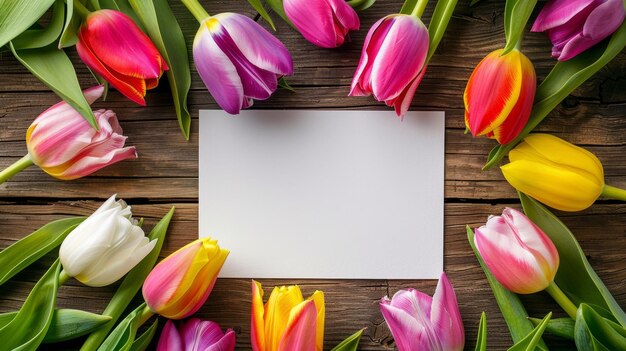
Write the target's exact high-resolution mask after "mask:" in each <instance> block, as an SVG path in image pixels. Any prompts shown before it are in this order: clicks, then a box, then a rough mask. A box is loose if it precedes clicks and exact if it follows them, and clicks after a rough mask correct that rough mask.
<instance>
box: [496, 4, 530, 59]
mask: <svg viewBox="0 0 626 351" xmlns="http://www.w3.org/2000/svg"><path fill="white" fill-rule="evenodd" d="M535 5H537V0H507V2H506V6H505V10H504V32H505V36H506V46H505V47H504V51H503V52H502V55H504V54H506V53H508V52H510V51H511V50H513V49H514V48H515V47H516V46H517V44H518V42H519V41H520V40H521V38H522V34H523V33H524V32H525V31H526V23H528V19H529V18H530V15H531V14H532V13H533V9H534V8H535Z"/></svg>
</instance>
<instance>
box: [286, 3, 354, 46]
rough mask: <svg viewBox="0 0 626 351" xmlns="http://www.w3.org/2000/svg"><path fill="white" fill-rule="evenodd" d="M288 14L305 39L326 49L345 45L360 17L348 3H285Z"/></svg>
mask: <svg viewBox="0 0 626 351" xmlns="http://www.w3.org/2000/svg"><path fill="white" fill-rule="evenodd" d="M283 6H284V7H285V14H286V15H287V17H288V18H289V20H291V22H292V23H293V25H294V27H296V29H297V30H298V31H299V32H300V33H301V34H302V36H303V37H304V38H305V39H306V40H308V41H310V42H311V43H313V44H315V45H317V46H319V47H322V48H336V47H339V46H341V45H342V44H343V42H344V40H345V37H346V36H347V35H348V32H349V31H351V30H358V29H359V26H360V21H359V16H358V15H357V13H356V11H354V9H353V8H352V7H351V6H350V5H348V3H347V2H346V1H345V0H284V1H283Z"/></svg>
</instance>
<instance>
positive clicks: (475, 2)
mask: <svg viewBox="0 0 626 351" xmlns="http://www.w3.org/2000/svg"><path fill="white" fill-rule="evenodd" d="M479 2H480V0H472V2H470V6H474V5H476V4H478V3H479Z"/></svg>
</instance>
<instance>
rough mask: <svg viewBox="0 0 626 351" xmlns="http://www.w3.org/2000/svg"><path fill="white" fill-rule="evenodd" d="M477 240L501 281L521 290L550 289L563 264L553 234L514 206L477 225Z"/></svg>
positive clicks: (513, 288)
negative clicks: (483, 223)
mask: <svg viewBox="0 0 626 351" xmlns="http://www.w3.org/2000/svg"><path fill="white" fill-rule="evenodd" d="M474 242H475V244H476V248H477V249H478V252H479V253H480V256H481V257H482V258H483V260H484V261H485V264H486V265H487V267H489V270H490V271H491V273H492V274H493V275H494V276H495V278H496V279H497V280H498V281H499V282H500V284H502V285H503V286H504V287H505V288H507V289H509V290H511V291H513V292H515V293H518V294H532V293H535V292H538V291H542V290H544V289H546V288H547V287H548V285H550V283H552V281H553V280H554V276H555V275H556V271H557V269H558V268H559V253H558V251H557V250H556V247H555V246H554V244H553V243H552V241H551V240H550V238H548V236H547V235H546V234H545V233H544V232H543V231H542V230H541V229H540V228H539V227H537V226H536V225H535V224H534V223H533V222H532V221H531V220H530V219H528V217H526V216H525V215H524V214H523V213H521V212H520V211H517V210H515V209H512V208H505V209H504V211H502V216H490V217H489V219H488V220H487V224H486V225H484V226H482V227H480V228H478V229H476V236H475V237H474Z"/></svg>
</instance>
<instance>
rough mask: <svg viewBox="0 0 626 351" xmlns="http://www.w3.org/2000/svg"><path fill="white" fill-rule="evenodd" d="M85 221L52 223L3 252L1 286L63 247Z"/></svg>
mask: <svg viewBox="0 0 626 351" xmlns="http://www.w3.org/2000/svg"><path fill="white" fill-rule="evenodd" d="M84 220H85V218H84V217H78V218H66V219H60V220H57V221H54V222H50V223H48V224H46V225H44V226H43V227H41V228H39V229H37V230H36V231H34V232H33V233H31V234H29V235H27V236H25V237H24V238H22V239H20V240H18V241H16V242H15V243H14V244H12V245H11V246H9V247H7V248H6V249H4V250H2V251H1V252H0V285H2V284H4V283H5V282H6V281H7V280H9V279H11V277H13V276H14V275H15V274H17V273H19V272H20V271H22V270H23V269H24V268H26V267H28V266H29V265H31V264H32V263H33V262H35V261H37V260H38V259H40V258H42V257H43V256H45V255H46V254H47V253H48V252H50V251H52V250H53V249H54V248H56V247H57V246H59V245H61V243H62V242H63V239H65V237H66V236H67V235H68V234H69V233H70V232H71V231H72V230H74V228H76V226H77V225H79V224H80V222H82V221H84Z"/></svg>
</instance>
